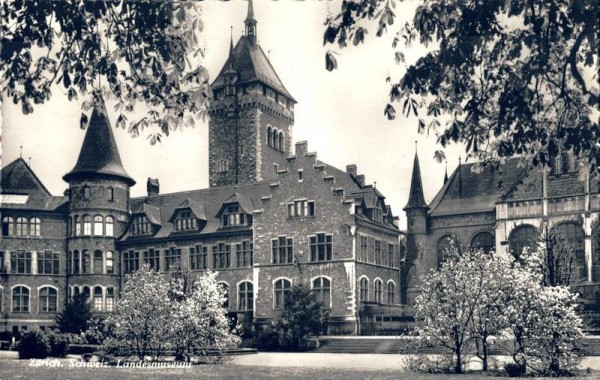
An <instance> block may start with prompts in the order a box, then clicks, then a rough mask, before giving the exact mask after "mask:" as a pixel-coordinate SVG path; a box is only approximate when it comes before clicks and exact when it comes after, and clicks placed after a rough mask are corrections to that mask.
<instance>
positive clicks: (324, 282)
mask: <svg viewBox="0 0 600 380" xmlns="http://www.w3.org/2000/svg"><path fill="white" fill-rule="evenodd" d="M312 290H313V293H314V294H315V296H316V297H317V300H318V301H319V302H321V304H322V305H323V307H325V308H331V281H329V279H328V278H326V277H318V278H315V279H314V280H313V282H312Z"/></svg>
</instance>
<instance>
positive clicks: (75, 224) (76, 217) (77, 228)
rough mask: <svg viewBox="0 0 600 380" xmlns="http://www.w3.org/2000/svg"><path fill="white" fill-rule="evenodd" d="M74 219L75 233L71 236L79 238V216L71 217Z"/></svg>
mask: <svg viewBox="0 0 600 380" xmlns="http://www.w3.org/2000/svg"><path fill="white" fill-rule="evenodd" d="M73 219H74V222H75V223H74V227H75V232H73V236H79V235H81V220H80V219H79V216H77V215H75V216H74V217H73Z"/></svg>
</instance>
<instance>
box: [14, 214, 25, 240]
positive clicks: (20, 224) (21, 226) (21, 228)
mask: <svg viewBox="0 0 600 380" xmlns="http://www.w3.org/2000/svg"><path fill="white" fill-rule="evenodd" d="M15 235H16V236H27V218H24V217H22V216H21V217H18V218H17V229H16V233H15Z"/></svg>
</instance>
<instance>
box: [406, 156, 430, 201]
mask: <svg viewBox="0 0 600 380" xmlns="http://www.w3.org/2000/svg"><path fill="white" fill-rule="evenodd" d="M409 208H427V204H426V203H425V196H423V182H422V180H421V169H420V167H419V156H418V155H417V153H416V152H415V161H414V163H413V172H412V178H411V181H410V195H409V197H408V203H407V204H406V206H404V210H406V209H409Z"/></svg>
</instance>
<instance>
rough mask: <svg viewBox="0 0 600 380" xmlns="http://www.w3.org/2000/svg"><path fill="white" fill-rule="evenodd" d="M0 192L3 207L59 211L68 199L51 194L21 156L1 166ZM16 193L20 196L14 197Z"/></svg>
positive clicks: (0, 203)
mask: <svg viewBox="0 0 600 380" xmlns="http://www.w3.org/2000/svg"><path fill="white" fill-rule="evenodd" d="M0 194H2V196H0V207H2V208H4V209H23V210H44V211H60V209H61V207H62V206H64V205H66V203H67V201H68V198H67V197H64V196H59V197H56V196H53V195H51V194H50V192H49V191H48V189H47V188H46V186H44V184H43V183H42V181H40V179H39V178H38V177H37V176H36V175H35V173H34V172H33V170H31V168H30V167H29V165H27V163H26V162H25V160H23V159H22V158H18V159H16V160H15V161H13V162H11V163H10V164H8V165H6V166H5V167H4V168H2V170H1V172H0ZM18 194H19V195H21V196H20V197H15V195H18ZM17 198H18V200H17Z"/></svg>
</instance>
